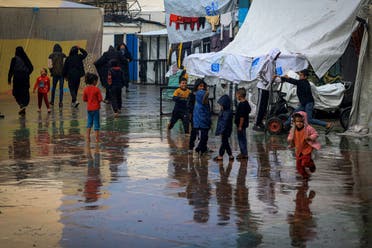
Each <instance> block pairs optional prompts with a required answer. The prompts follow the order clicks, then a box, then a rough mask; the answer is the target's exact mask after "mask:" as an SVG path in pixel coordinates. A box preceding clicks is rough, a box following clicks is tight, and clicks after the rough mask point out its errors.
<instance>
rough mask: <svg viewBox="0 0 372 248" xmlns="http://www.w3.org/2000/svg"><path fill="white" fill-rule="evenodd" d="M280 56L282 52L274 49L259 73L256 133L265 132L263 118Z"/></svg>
mask: <svg viewBox="0 0 372 248" xmlns="http://www.w3.org/2000/svg"><path fill="white" fill-rule="evenodd" d="M279 55H280V50H279V49H277V48H274V49H272V50H271V51H270V53H269V55H268V56H267V57H266V59H265V61H264V62H263V65H262V67H261V69H260V71H259V72H258V77H257V79H258V80H259V81H258V83H257V88H258V99H257V113H256V119H255V123H254V126H253V130H255V131H262V132H263V131H265V125H264V124H263V118H264V116H265V114H266V110H267V104H268V102H269V94H270V87H271V83H272V81H273V77H274V76H275V74H276V73H275V69H276V68H275V67H276V59H277V58H278V57H279Z"/></svg>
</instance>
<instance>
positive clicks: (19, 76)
mask: <svg viewBox="0 0 372 248" xmlns="http://www.w3.org/2000/svg"><path fill="white" fill-rule="evenodd" d="M33 70H34V67H33V65H32V63H31V61H30V59H29V58H28V56H27V54H26V52H25V51H24V50H23V47H21V46H18V47H16V50H15V56H14V57H13V58H12V60H11V62H10V67H9V72H8V84H9V85H10V84H11V83H12V78H13V90H12V93H13V96H14V98H15V99H16V101H17V103H18V105H19V108H20V110H19V112H18V114H20V115H25V114H26V107H27V106H28V104H29V103H30V91H29V89H30V74H31V73H32V71H33Z"/></svg>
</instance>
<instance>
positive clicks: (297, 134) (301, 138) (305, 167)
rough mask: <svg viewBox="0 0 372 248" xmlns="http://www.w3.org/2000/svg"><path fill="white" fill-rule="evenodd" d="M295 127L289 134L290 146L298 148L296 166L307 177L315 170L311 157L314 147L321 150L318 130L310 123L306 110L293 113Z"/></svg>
mask: <svg viewBox="0 0 372 248" xmlns="http://www.w3.org/2000/svg"><path fill="white" fill-rule="evenodd" d="M293 123H294V125H293V127H292V129H291V130H290V132H289V135H288V138H287V140H288V143H289V146H290V147H295V149H296V168H297V171H298V173H299V174H300V175H301V176H302V177H303V178H304V179H307V178H309V176H310V175H311V173H313V172H315V169H316V167H315V164H314V161H313V160H312V158H311V154H312V152H313V149H316V150H319V149H320V143H319V142H318V141H317V138H318V133H317V131H316V130H315V129H314V128H313V127H312V126H310V125H309V124H308V120H307V114H306V112H303V111H299V112H296V113H294V114H293Z"/></svg>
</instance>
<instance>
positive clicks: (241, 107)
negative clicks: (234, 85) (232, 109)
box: [235, 88, 251, 159]
mask: <svg viewBox="0 0 372 248" xmlns="http://www.w3.org/2000/svg"><path fill="white" fill-rule="evenodd" d="M246 94H247V92H246V90H245V88H239V89H238V90H237V91H236V93H235V96H236V99H237V101H238V105H237V107H236V114H235V125H236V128H237V131H238V132H237V133H238V143H239V148H240V154H239V155H238V156H236V158H237V159H247V158H248V149H247V133H246V129H247V127H248V125H249V113H250V112H251V106H250V105H249V102H248V101H247V99H246Z"/></svg>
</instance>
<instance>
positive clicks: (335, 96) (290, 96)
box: [282, 82, 345, 111]
mask: <svg viewBox="0 0 372 248" xmlns="http://www.w3.org/2000/svg"><path fill="white" fill-rule="evenodd" d="M310 86H311V91H312V93H313V97H314V101H315V105H314V108H315V109H319V110H324V111H332V110H337V109H338V107H339V106H340V104H341V102H342V99H343V98H344V92H345V86H344V85H343V84H342V83H335V84H325V85H322V86H318V87H317V86H315V84H313V83H312V82H310ZM296 90H297V87H296V86H295V85H292V84H289V83H284V84H283V88H282V92H284V93H286V96H285V98H284V99H285V100H286V101H287V104H288V105H289V106H291V107H293V108H296V107H297V106H298V105H299V104H300V102H299V100H298V97H297V93H296Z"/></svg>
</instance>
